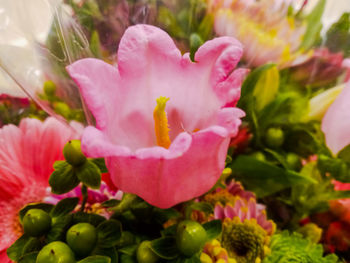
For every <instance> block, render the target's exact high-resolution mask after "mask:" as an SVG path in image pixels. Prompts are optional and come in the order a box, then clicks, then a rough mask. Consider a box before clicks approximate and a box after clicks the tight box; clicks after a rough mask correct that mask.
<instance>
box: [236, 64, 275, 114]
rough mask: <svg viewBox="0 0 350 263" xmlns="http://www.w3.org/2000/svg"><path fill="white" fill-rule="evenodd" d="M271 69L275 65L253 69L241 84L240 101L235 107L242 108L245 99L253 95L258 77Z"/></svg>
mask: <svg viewBox="0 0 350 263" xmlns="http://www.w3.org/2000/svg"><path fill="white" fill-rule="evenodd" d="M273 67H275V64H265V65H263V66H260V67H258V68H256V69H254V70H253V71H252V72H251V73H250V74H249V75H248V77H247V78H246V79H245V81H244V82H243V85H242V93H241V99H240V101H239V102H238V105H237V107H240V108H242V104H243V103H244V101H245V100H246V97H247V96H252V95H253V92H254V89H255V87H256V85H257V83H258V81H259V79H260V77H261V76H262V74H264V72H266V71H267V70H270V69H271V68H273Z"/></svg>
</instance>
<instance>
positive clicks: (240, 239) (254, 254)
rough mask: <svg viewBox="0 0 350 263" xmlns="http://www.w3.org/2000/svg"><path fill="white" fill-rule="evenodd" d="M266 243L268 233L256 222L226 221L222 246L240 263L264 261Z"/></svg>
mask: <svg viewBox="0 0 350 263" xmlns="http://www.w3.org/2000/svg"><path fill="white" fill-rule="evenodd" d="M266 243H267V234H266V232H265V231H264V230H263V229H262V228H261V227H260V226H259V225H258V224H257V223H256V222H254V220H245V221H244V222H243V223H240V222H238V220H227V221H225V223H224V230H223V234H222V240H221V244H222V247H224V248H225V249H226V250H227V252H228V254H229V256H230V257H232V258H234V259H235V260H236V261H237V262H238V263H248V262H256V260H257V259H262V258H263V257H264V250H265V248H264V247H265V245H266Z"/></svg>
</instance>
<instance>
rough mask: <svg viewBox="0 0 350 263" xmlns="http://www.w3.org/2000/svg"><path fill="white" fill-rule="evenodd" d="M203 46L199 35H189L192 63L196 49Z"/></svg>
mask: <svg viewBox="0 0 350 263" xmlns="http://www.w3.org/2000/svg"><path fill="white" fill-rule="evenodd" d="M202 44H203V40H202V38H201V37H200V35H198V34H196V33H192V34H191V35H190V58H191V60H192V61H194V55H195V53H196V51H197V50H198V48H199V47H200V46H201V45H202Z"/></svg>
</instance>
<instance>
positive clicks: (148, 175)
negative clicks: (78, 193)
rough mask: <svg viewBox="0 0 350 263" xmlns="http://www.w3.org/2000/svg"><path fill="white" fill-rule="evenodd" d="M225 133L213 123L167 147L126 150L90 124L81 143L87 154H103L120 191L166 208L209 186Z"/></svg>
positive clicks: (223, 148)
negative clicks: (114, 143)
mask: <svg viewBox="0 0 350 263" xmlns="http://www.w3.org/2000/svg"><path fill="white" fill-rule="evenodd" d="M226 136H227V134H225V130H224V129H223V128H221V127H218V126H216V127H215V126H213V127H211V128H210V129H207V130H204V131H201V132H197V133H194V134H193V135H192V136H191V135H189V134H187V133H182V134H180V135H179V136H178V137H177V138H176V140H175V141H173V143H172V145H171V147H170V148H169V149H165V148H162V147H153V148H143V149H139V150H138V151H137V152H135V153H130V152H128V151H127V150H126V149H124V148H121V147H120V146H113V145H112V144H110V143H109V142H108V141H107V140H106V139H105V138H103V134H101V133H100V132H99V131H98V130H96V129H95V128H92V127H90V128H88V129H87V130H86V131H85V133H84V135H83V138H82V143H83V150H84V152H85V153H86V154H87V155H88V156H92V157H93V156H104V157H107V162H106V163H107V167H108V170H109V171H110V173H111V178H112V180H113V182H114V184H115V185H116V186H117V187H118V188H119V189H120V190H122V191H124V192H130V193H134V194H137V195H139V196H141V197H142V198H143V199H145V200H146V201H147V202H149V203H150V204H152V205H155V206H158V207H160V208H168V207H171V206H173V205H175V204H177V203H180V202H183V201H186V200H188V199H191V198H193V197H196V196H200V195H202V194H204V193H205V192H207V191H208V190H209V189H210V188H211V187H212V186H213V184H214V183H215V182H216V180H217V179H218V177H220V174H221V171H222V170H223V168H224V163H225V156H226V150H227V146H228V143H229V139H228V138H227V137H226ZM204 148H205V149H206V154H205V155H203V154H202V151H203V149H204ZM194 182H196V183H194ZM146 189H147V191H146ZM150 189H152V190H150Z"/></svg>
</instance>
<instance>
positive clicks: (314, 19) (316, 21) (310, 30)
mask: <svg viewBox="0 0 350 263" xmlns="http://www.w3.org/2000/svg"><path fill="white" fill-rule="evenodd" d="M325 6H326V0H319V1H318V3H317V5H316V6H315V8H314V9H313V10H312V12H311V13H310V14H309V15H308V16H307V18H306V21H307V28H306V32H305V34H304V38H303V42H302V43H301V45H300V47H299V48H300V49H303V50H307V49H309V48H311V47H312V45H313V44H314V43H315V42H316V41H317V39H318V37H319V34H320V31H321V29H322V21H321V18H322V14H323V11H324V8H325Z"/></svg>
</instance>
